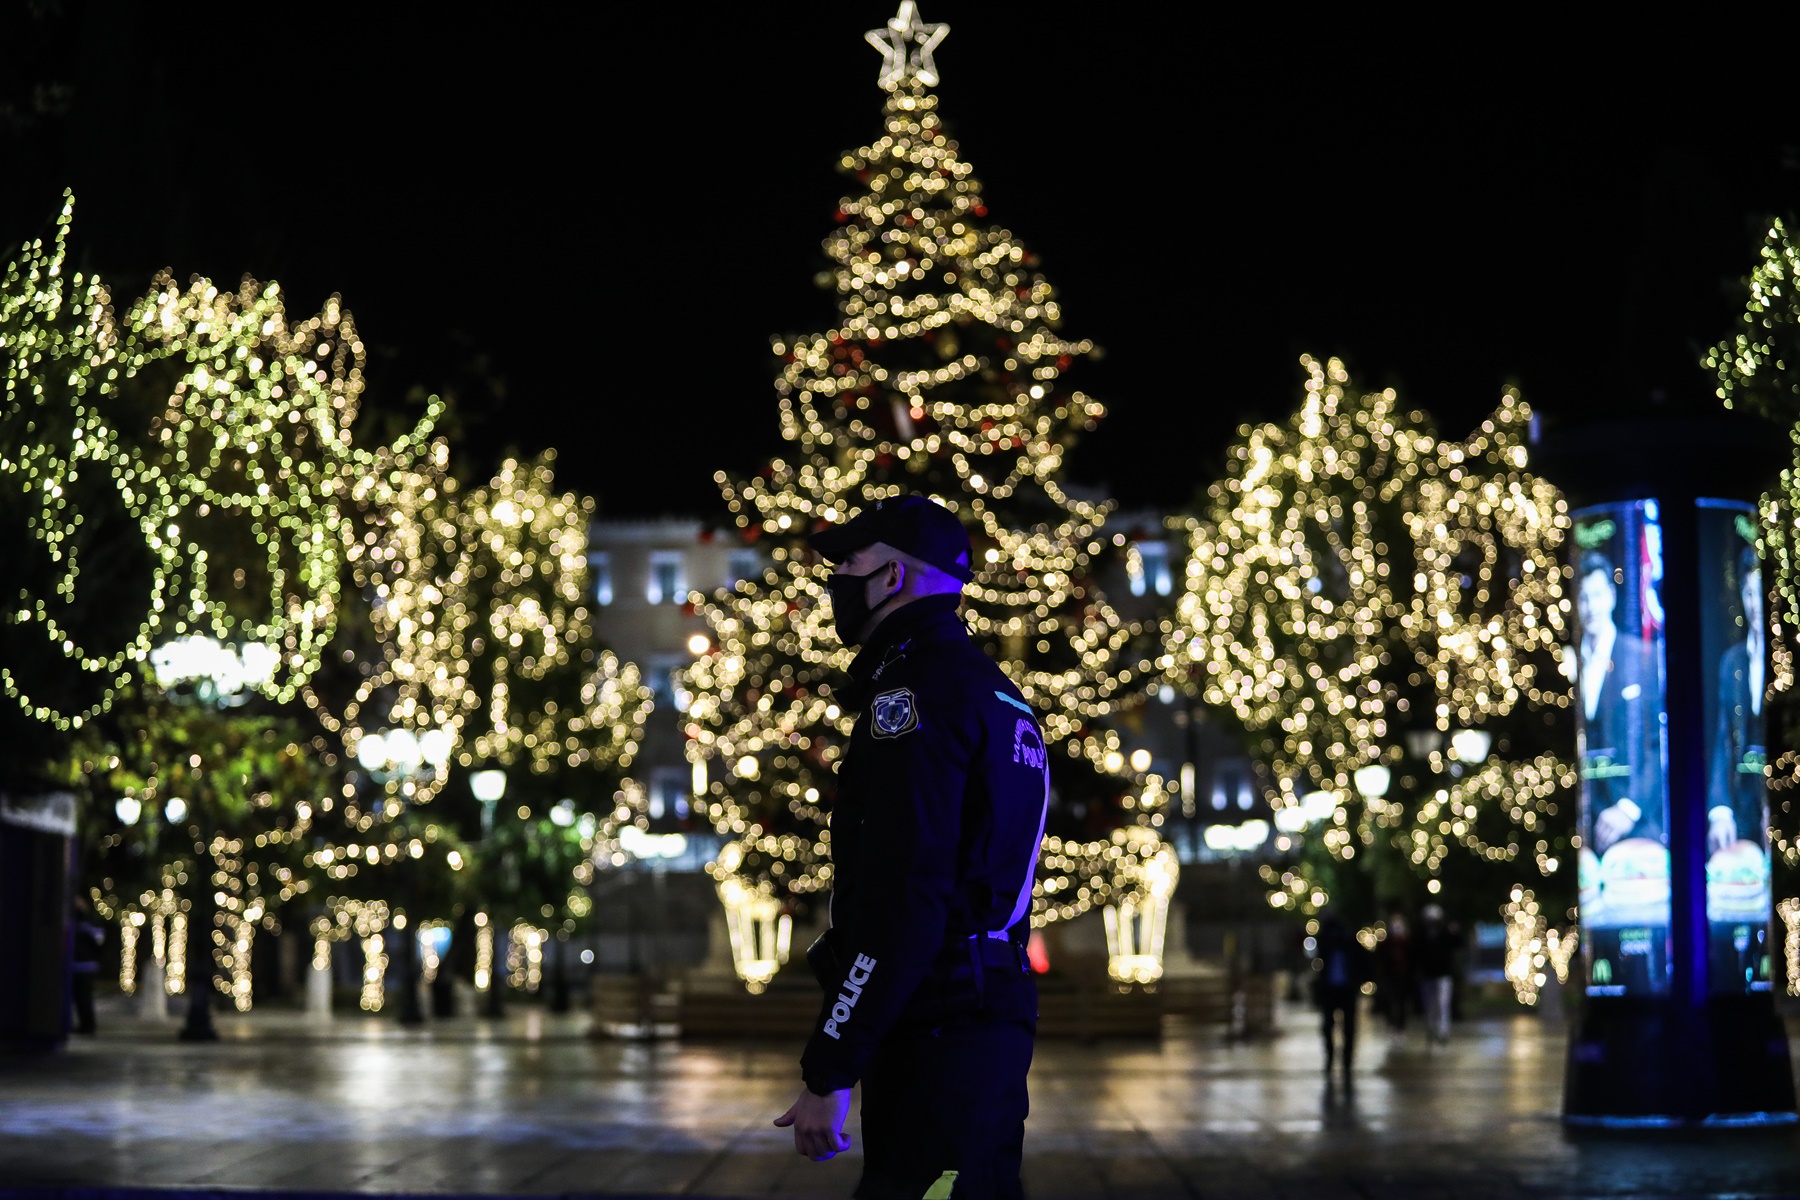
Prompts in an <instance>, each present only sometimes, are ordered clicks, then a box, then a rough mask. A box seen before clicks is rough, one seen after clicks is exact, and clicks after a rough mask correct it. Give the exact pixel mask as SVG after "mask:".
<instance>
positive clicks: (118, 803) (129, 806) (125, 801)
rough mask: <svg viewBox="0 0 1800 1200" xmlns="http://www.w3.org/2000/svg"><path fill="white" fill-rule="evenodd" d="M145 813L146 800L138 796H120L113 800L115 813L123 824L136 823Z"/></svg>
mask: <svg viewBox="0 0 1800 1200" xmlns="http://www.w3.org/2000/svg"><path fill="white" fill-rule="evenodd" d="M143 814H144V802H143V801H142V800H139V799H138V798H137V797H136V796H120V797H119V798H118V799H117V800H115V801H114V802H113V815H114V816H116V817H118V818H119V823H120V824H121V825H136V824H137V823H138V818H139V817H141V816H142V815H143Z"/></svg>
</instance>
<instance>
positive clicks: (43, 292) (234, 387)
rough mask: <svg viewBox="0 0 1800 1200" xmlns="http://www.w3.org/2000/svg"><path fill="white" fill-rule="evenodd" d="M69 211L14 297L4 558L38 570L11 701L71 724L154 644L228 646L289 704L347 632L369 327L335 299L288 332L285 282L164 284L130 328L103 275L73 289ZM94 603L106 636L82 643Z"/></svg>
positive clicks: (12, 659)
mask: <svg viewBox="0 0 1800 1200" xmlns="http://www.w3.org/2000/svg"><path fill="white" fill-rule="evenodd" d="M72 212H73V201H72V199H71V200H69V201H67V202H66V203H65V205H64V208H63V211H62V213H61V215H60V217H59V218H58V222H57V231H56V235H55V238H54V240H53V242H52V244H51V245H50V246H48V247H46V246H45V245H44V244H43V242H42V241H41V240H39V241H35V242H32V243H30V244H29V245H27V246H26V247H25V248H24V249H23V250H22V251H21V253H20V255H19V257H18V258H17V259H16V260H15V261H14V262H13V263H12V264H11V265H10V266H9V267H8V269H7V272H6V275H5V282H4V284H3V285H0V340H3V341H4V347H3V348H4V349H5V351H6V359H5V401H4V411H3V415H0V481H4V489H3V490H4V503H5V505H6V508H7V510H8V513H7V516H8V519H7V521H6V534H7V536H8V537H9V538H10V539H13V540H14V541H16V542H17V545H9V546H8V547H7V549H8V551H9V558H8V561H9V562H18V563H20V564H21V565H24V564H27V563H29V564H30V565H31V569H29V570H21V571H20V572H19V573H18V575H17V576H16V577H15V579H14V581H13V582H12V587H13V588H14V589H15V591H14V593H13V594H12V596H11V598H10V599H9V603H8V607H7V613H6V626H7V649H6V661H5V662H0V685H4V688H5V690H6V691H7V693H8V694H9V695H10V696H12V697H13V698H14V699H15V700H16V701H17V702H18V704H19V705H20V706H21V708H22V709H23V710H24V711H25V712H26V713H28V714H29V715H30V716H31V717H32V718H33V719H35V720H37V721H40V722H45V723H48V724H50V725H52V726H54V727H56V728H58V729H65V730H66V729H71V728H75V727H78V726H79V724H80V723H81V722H82V721H84V720H90V719H92V718H93V717H94V716H96V715H97V714H98V713H100V712H103V711H105V709H106V708H107V706H108V704H109V702H110V697H111V695H112V694H113V692H114V691H116V690H117V689H118V688H120V687H124V686H126V685H127V684H128V683H129V682H130V680H131V679H132V678H133V675H134V668H133V666H132V664H133V663H134V662H142V661H144V660H145V659H146V658H148V657H149V656H150V655H151V653H152V651H153V650H154V649H156V648H157V646H158V645H159V644H160V645H168V644H171V643H182V647H181V650H182V653H183V654H184V655H185V656H187V657H192V654H191V652H192V651H193V650H194V648H195V646H194V643H196V642H214V641H216V642H219V643H223V644H225V645H227V646H230V647H232V648H233V650H234V652H236V653H238V654H239V655H240V660H241V661H240V666H241V667H242V668H243V674H244V677H245V678H246V680H247V681H248V682H249V683H250V684H251V686H252V687H253V689H254V690H256V691H259V692H261V693H263V694H265V695H267V696H269V697H271V698H273V699H275V700H277V701H283V702H285V701H286V700H288V699H291V698H292V697H293V696H294V694H295V691H296V689H297V688H298V687H299V686H300V685H301V684H303V683H304V682H305V680H306V679H307V677H308V676H309V675H310V674H311V673H312V671H313V670H315V669H316V668H317V666H318V662H319V656H320V653H321V651H322V649H323V647H324V645H325V644H326V642H328V641H329V640H330V638H331V635H332V632H333V630H334V629H335V625H336V619H337V604H338V591H337V589H338V582H339V574H340V570H339V568H340V566H341V563H342V561H343V558H344V555H345V553H346V550H345V541H344V537H343V530H342V525H341V520H340V512H339V507H338V505H337V502H336V496H335V494H334V487H335V485H336V484H337V482H338V481H339V480H341V479H342V478H344V477H346V475H347V474H349V473H350V472H349V460H350V457H351V455H352V447H351V442H350V432H349V427H350V422H351V421H352V420H353V419H354V416H355V408H356V397H357V394H358V393H359V392H360V390H361V387H362V380H361V367H362V358H363V347H362V344H361V342H360V341H359V340H358V338H357V334H356V329H355V326H354V324H353V322H351V321H350V319H349V316H348V314H347V313H344V312H343V311H342V310H341V307H340V305H339V302H338V300H337V299H336V298H335V297H333V298H332V299H331V300H329V301H328V302H327V303H326V306H325V308H324V310H323V311H322V312H321V313H320V314H319V315H317V316H316V317H312V318H308V319H306V320H304V321H300V322H298V323H290V322H289V320H288V317H287V313H286V308H285V302H284V300H283V298H282V296H281V292H280V288H279V287H278V286H277V285H275V284H272V283H271V284H267V285H264V284H260V283H258V282H256V281H255V280H252V279H245V280H244V282H243V283H242V285H241V286H240V287H239V288H238V289H237V290H236V291H231V290H227V289H221V288H219V287H217V286H216V285H214V284H213V283H212V282H210V281H209V280H206V279H201V278H196V279H194V280H193V281H192V282H191V283H190V284H188V285H187V286H185V287H183V286H180V285H177V284H176V283H175V282H174V281H173V280H172V279H171V278H170V277H169V276H168V275H166V274H164V275H161V276H158V277H157V279H156V280H155V282H154V283H153V285H152V287H151V289H150V291H149V292H148V293H147V294H146V295H144V296H143V297H142V298H140V299H139V300H137V301H135V302H134V303H132V304H131V305H130V306H129V307H128V308H127V310H126V313H125V316H124V317H123V319H119V318H117V317H115V315H114V310H113V308H112V304H111V297H110V295H109V293H108V291H107V289H106V287H105V285H104V284H102V283H101V282H100V281H99V280H98V279H95V278H87V279H85V280H84V279H83V278H82V277H81V276H80V275H78V274H77V275H74V276H71V277H68V278H65V277H64V271H63V266H64V260H65V257H66V252H67V236H68V231H69V226H70V222H71V219H72ZM19 516H22V518H23V519H22V520H19V519H17V517H19ZM133 526H135V529H133V528H132V527H133ZM15 555H16V557H15ZM95 595H104V596H105V597H106V600H107V603H106V604H105V605H104V606H97V605H95V604H94V602H93V600H92V597H94V596H95ZM96 607H104V608H106V609H107V610H108V614H107V619H105V620H102V621H100V622H98V624H99V625H100V627H101V628H100V637H99V638H96V637H94V636H93V634H94V631H93V630H90V629H87V628H83V627H82V625H83V622H84V621H86V620H87V618H88V615H89V614H90V613H91V612H92V610H94V609H95V608H96ZM88 623H90V624H91V623H94V622H88ZM121 631H123V632H121ZM97 642H98V643H103V644H95V643H97ZM46 648H47V651H48V652H46ZM33 651H35V652H36V653H35V655H34V654H33ZM21 664H23V665H21ZM71 668H73V669H71Z"/></svg>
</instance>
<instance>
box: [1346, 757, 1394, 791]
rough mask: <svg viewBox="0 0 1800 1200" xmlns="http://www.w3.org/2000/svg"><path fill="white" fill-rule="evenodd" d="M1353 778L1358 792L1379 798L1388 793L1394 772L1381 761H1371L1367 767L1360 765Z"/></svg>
mask: <svg viewBox="0 0 1800 1200" xmlns="http://www.w3.org/2000/svg"><path fill="white" fill-rule="evenodd" d="M1351 779H1352V780H1353V781H1354V782H1355V784H1356V794H1357V795H1359V796H1367V797H1369V798H1370V799H1374V800H1379V799H1380V798H1381V797H1383V796H1385V795H1387V791H1388V784H1389V783H1390V782H1392V780H1393V772H1392V771H1390V770H1388V769H1387V768H1386V767H1384V766H1382V765H1381V764H1380V763H1370V764H1369V765H1368V766H1366V767H1358V768H1356V771H1355V773H1354V774H1353V775H1351Z"/></svg>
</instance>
